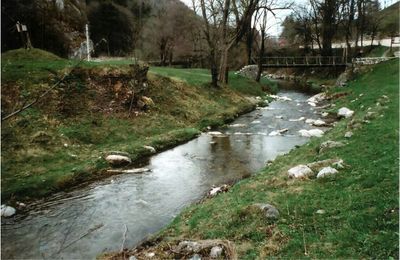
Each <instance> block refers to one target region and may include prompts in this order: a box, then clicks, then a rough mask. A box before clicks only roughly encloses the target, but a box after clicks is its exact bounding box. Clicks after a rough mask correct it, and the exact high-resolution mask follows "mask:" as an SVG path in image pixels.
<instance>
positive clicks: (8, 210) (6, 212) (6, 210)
mask: <svg viewBox="0 0 400 260" xmlns="http://www.w3.org/2000/svg"><path fill="white" fill-rule="evenodd" d="M16 212H17V211H16V210H15V209H14V208H13V207H10V206H7V205H5V204H3V205H1V216H2V217H6V218H8V217H11V216H13V215H14V214H15V213H16Z"/></svg>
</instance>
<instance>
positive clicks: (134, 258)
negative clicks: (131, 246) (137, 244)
mask: <svg viewBox="0 0 400 260" xmlns="http://www.w3.org/2000/svg"><path fill="white" fill-rule="evenodd" d="M129 260H137V258H136V257H135V256H134V255H132V256H130V257H129Z"/></svg>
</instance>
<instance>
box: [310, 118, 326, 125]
mask: <svg viewBox="0 0 400 260" xmlns="http://www.w3.org/2000/svg"><path fill="white" fill-rule="evenodd" d="M312 124H313V125H314V126H324V125H326V123H325V121H322V120H319V119H317V120H315V121H314V122H313V123H312Z"/></svg>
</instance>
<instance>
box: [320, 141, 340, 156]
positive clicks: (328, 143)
mask: <svg viewBox="0 0 400 260" xmlns="http://www.w3.org/2000/svg"><path fill="white" fill-rule="evenodd" d="M343 146H345V143H342V142H336V141H331V140H328V141H326V142H323V143H322V144H321V145H320V147H319V152H320V153H322V152H324V151H326V150H329V149H331V148H336V147H343Z"/></svg>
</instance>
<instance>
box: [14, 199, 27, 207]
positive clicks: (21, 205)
mask: <svg viewBox="0 0 400 260" xmlns="http://www.w3.org/2000/svg"><path fill="white" fill-rule="evenodd" d="M16 204H17V206H18V207H20V208H25V207H26V204H25V203H23V202H19V201H17V203H16Z"/></svg>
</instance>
